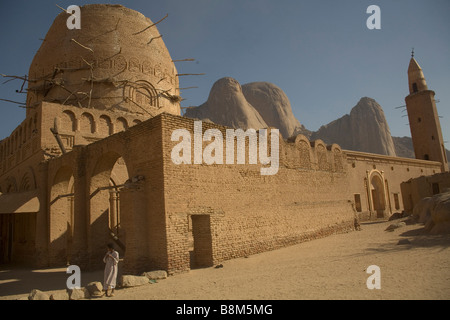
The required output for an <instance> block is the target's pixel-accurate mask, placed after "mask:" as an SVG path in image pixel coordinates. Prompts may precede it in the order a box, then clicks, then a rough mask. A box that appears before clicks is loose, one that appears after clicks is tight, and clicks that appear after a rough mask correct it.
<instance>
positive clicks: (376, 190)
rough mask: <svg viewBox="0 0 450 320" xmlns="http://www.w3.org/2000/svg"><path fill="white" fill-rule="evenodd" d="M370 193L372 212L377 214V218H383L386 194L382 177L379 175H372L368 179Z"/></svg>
mask: <svg viewBox="0 0 450 320" xmlns="http://www.w3.org/2000/svg"><path fill="white" fill-rule="evenodd" d="M370 191H371V196H372V210H373V211H375V212H376V213H377V218H383V217H384V212H385V210H386V192H385V187H384V183H383V177H382V176H381V175H380V174H379V173H373V174H372V177H371V178H370Z"/></svg>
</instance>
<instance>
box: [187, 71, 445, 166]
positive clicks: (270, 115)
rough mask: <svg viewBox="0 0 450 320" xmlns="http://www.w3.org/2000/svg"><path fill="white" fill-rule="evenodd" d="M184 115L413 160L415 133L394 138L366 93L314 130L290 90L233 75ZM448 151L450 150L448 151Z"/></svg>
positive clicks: (230, 125)
mask: <svg viewBox="0 0 450 320" xmlns="http://www.w3.org/2000/svg"><path fill="white" fill-rule="evenodd" d="M184 116H186V117H188V118H194V119H199V120H203V121H211V122H214V123H217V124H221V125H225V126H229V127H232V128H236V129H237V128H241V129H249V128H253V129H260V128H267V127H275V128H278V129H279V130H280V133H281V134H282V136H283V138H284V139H287V138H289V137H291V136H295V135H297V134H304V135H305V136H307V137H308V138H309V139H310V140H316V139H321V140H323V141H324V142H325V143H327V144H332V143H337V144H339V145H340V146H341V147H342V149H346V150H353V151H362V152H370V153H376V154H381V155H388V156H399V157H406V158H414V149H413V145H412V140H411V138H410V137H392V136H391V132H390V129H389V125H388V123H387V121H386V118H385V115H384V112H383V109H382V107H381V106H380V105H379V104H378V103H377V102H376V101H375V100H374V99H372V98H368V97H363V98H361V100H360V101H359V102H358V103H357V104H356V106H354V107H353V108H352V109H351V111H350V113H349V114H346V115H344V116H342V117H341V118H339V119H336V120H334V121H332V122H330V123H328V124H325V125H323V126H322V127H320V128H319V130H317V131H315V132H313V131H310V130H308V129H307V128H305V127H304V126H303V125H301V124H300V122H299V121H298V120H297V119H296V118H295V116H294V114H293V112H292V108H291V104H290V102H289V99H288V97H287V96H286V94H285V93H284V92H283V90H281V89H280V88H279V87H278V86H276V85H274V84H272V83H269V82H252V83H248V84H244V85H242V86H241V85H240V84H239V82H238V81H237V80H235V79H233V78H228V77H227V78H222V79H219V80H217V81H216V82H215V83H214V85H213V86H212V88H211V91H210V94H209V97H208V100H207V101H206V102H205V103H203V104H202V105H200V106H199V107H194V108H189V109H187V110H186V112H185V114H184ZM447 154H448V155H450V152H449V151H448V150H447Z"/></svg>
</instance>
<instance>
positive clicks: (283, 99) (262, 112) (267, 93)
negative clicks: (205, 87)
mask: <svg viewBox="0 0 450 320" xmlns="http://www.w3.org/2000/svg"><path fill="white" fill-rule="evenodd" d="M184 115H185V116H186V117H189V118H195V119H200V120H204V121H207V120H210V121H212V122H215V123H217V124H221V125H225V126H230V127H233V128H241V129H249V128H253V129H260V128H267V127H275V128H278V129H279V130H280V133H281V134H282V136H283V137H285V138H288V137H290V136H291V135H293V133H294V131H295V130H296V128H297V127H299V126H300V122H299V121H298V120H297V119H296V118H295V117H294V114H293V113H292V108H291V104H290V102H289V99H288V98H287V96H286V94H285V93H284V92H283V90H281V89H280V88H279V87H277V86H276V85H274V84H272V83H268V82H252V83H248V84H245V85H243V86H241V85H240V84H239V82H238V81H236V80H235V79H233V78H222V79H219V80H218V81H216V82H215V83H214V85H213V87H212V88H211V91H210V93H209V97H208V100H207V101H206V102H205V103H203V104H202V105H201V106H199V107H195V108H189V109H187V110H186V113H185V114H184Z"/></svg>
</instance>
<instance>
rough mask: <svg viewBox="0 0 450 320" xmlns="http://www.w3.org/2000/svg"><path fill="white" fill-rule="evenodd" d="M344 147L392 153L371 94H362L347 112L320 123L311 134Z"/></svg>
mask: <svg viewBox="0 0 450 320" xmlns="http://www.w3.org/2000/svg"><path fill="white" fill-rule="evenodd" d="M310 139H311V140H316V139H321V140H323V141H324V142H325V143H328V144H331V143H337V144H339V145H340V146H341V147H342V148H343V149H347V150H354V151H362V152H372V153H377V154H383V155H388V156H395V155H396V152H395V146H394V142H393V140H392V136H391V132H390V130H389V126H388V124H387V121H386V118H385V116H384V112H383V109H382V108H381V106H380V105H379V104H378V103H377V102H376V101H375V100H374V99H371V98H367V97H364V98H361V100H360V101H359V102H358V104H357V105H356V106H355V107H354V108H353V109H352V110H351V112H350V114H346V115H345V116H343V117H341V118H339V119H337V120H334V121H333V122H330V123H329V124H327V125H324V126H322V127H320V129H319V130H318V131H316V132H313V133H312V134H311V136H310Z"/></svg>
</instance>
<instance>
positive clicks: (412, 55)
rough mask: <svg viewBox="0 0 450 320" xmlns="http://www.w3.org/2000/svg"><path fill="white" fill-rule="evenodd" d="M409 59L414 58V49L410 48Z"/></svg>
mask: <svg viewBox="0 0 450 320" xmlns="http://www.w3.org/2000/svg"><path fill="white" fill-rule="evenodd" d="M411 58H414V48H412V51H411Z"/></svg>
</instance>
